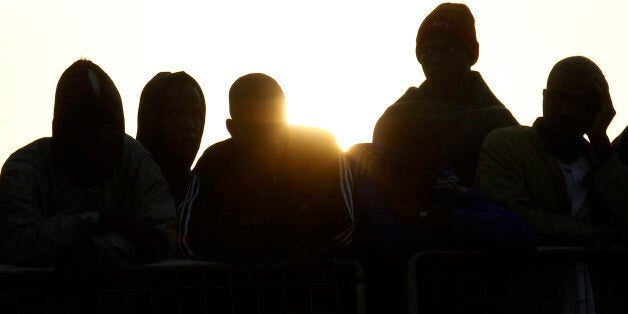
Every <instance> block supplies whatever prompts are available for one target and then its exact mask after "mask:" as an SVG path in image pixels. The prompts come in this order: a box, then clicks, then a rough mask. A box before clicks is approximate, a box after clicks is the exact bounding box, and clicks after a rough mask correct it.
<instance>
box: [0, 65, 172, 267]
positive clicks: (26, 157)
mask: <svg viewBox="0 0 628 314" xmlns="http://www.w3.org/2000/svg"><path fill="white" fill-rule="evenodd" d="M173 221H176V215H175V209H174V203H173V201H172V197H171V196H170V194H169V193H168V184H167V183H166V181H165V180H164V178H163V176H162V174H161V171H159V167H158V166H157V165H156V164H155V162H154V161H153V160H152V158H151V157H150V155H149V154H148V153H147V152H146V151H145V150H144V149H143V148H142V146H141V145H140V144H139V143H138V142H136V141H135V140H134V139H132V138H131V137H129V136H127V135H126V134H125V133H124V116H123V111H122V102H121V99H120V95H119V93H118V90H117V89H116V87H115V85H114V83H113V82H112V81H111V79H110V78H109V76H108V75H107V74H106V73H105V72H104V71H103V70H102V69H101V68H100V67H98V66H97V65H96V64H94V63H92V62H91V61H87V60H79V61H76V62H75V63H74V64H72V65H71V66H70V67H69V68H68V69H67V70H65V72H63V75H61V78H60V79H59V82H58V84H57V90H56V94H55V105H54V118H53V122H52V137H51V138H41V139H38V140H36V141H34V142H33V143H31V144H28V145H26V146H25V147H23V148H21V149H19V150H17V151H16V152H15V153H13V154H12V155H11V156H10V157H9V159H8V160H7V161H6V163H5V164H4V166H3V168H2V173H1V175H0V261H1V262H2V263H11V264H17V265H34V266H44V265H57V266H59V267H62V268H67V269H68V270H70V271H77V270H81V269H93V268H94V267H115V266H121V265H125V264H129V263H144V262H148V261H154V260H158V259H160V258H163V257H164V256H166V255H167V253H168V250H169V249H170V248H171V247H172V246H171V245H169V241H168V237H167V235H166V233H165V232H164V231H162V230H161V229H159V228H157V226H160V227H162V226H165V224H168V223H171V222H173ZM173 240H174V239H173Z"/></svg>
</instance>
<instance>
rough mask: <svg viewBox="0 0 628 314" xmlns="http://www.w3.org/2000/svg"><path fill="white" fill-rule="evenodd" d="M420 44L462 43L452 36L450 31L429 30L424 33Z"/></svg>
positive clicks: (458, 44)
mask: <svg viewBox="0 0 628 314" xmlns="http://www.w3.org/2000/svg"><path fill="white" fill-rule="evenodd" d="M422 45H457V46H460V45H462V43H461V42H460V40H458V38H456V37H455V36H453V35H452V34H450V33H446V32H439V31H434V32H429V33H427V34H425V36H424V37H423V40H422Z"/></svg>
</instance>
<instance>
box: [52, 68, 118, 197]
mask: <svg viewBox="0 0 628 314" xmlns="http://www.w3.org/2000/svg"><path fill="white" fill-rule="evenodd" d="M79 62H80V64H78V65H77V63H79ZM77 63H75V64H74V65H73V66H72V67H70V68H69V69H68V70H66V72H65V73H64V75H63V76H62V78H61V80H60V83H59V85H58V87H57V95H56V100H55V117H54V122H53V137H52V141H53V159H54V160H55V162H56V163H57V164H58V165H59V167H60V169H61V170H62V172H63V173H64V175H65V176H66V177H67V178H68V179H69V180H70V181H71V182H72V183H74V184H78V185H81V186H95V185H98V184H101V183H103V182H104V181H106V180H107V179H109V178H110V177H111V176H112V175H113V173H114V169H115V165H116V163H117V161H118V159H119V157H120V151H121V149H122V138H123V136H124V116H123V113H122V105H121V101H120V96H119V94H118V91H117V89H116V88H115V86H114V85H113V82H111V80H110V79H109V77H108V76H106V74H105V73H104V72H102V70H100V68H95V67H97V66H95V65H94V64H93V63H91V62H89V61H84V60H81V61H78V62H77Z"/></svg>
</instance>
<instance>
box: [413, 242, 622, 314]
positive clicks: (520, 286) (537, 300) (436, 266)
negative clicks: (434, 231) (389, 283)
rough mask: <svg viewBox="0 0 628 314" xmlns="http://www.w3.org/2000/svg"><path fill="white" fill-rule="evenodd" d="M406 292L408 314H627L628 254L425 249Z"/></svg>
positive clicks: (416, 259)
mask: <svg viewBox="0 0 628 314" xmlns="http://www.w3.org/2000/svg"><path fill="white" fill-rule="evenodd" d="M406 290H407V292H408V294H407V300H408V312H409V313H500V314H502V313H598V314H600V313H601V314H605V313H628V307H627V304H628V251H626V250H588V249H583V248H539V249H538V250H535V251H530V252H479V251H447V250H428V251H424V252H420V253H418V254H416V255H415V256H414V257H413V258H412V259H411V260H410V261H409V264H408V274H407V289H406Z"/></svg>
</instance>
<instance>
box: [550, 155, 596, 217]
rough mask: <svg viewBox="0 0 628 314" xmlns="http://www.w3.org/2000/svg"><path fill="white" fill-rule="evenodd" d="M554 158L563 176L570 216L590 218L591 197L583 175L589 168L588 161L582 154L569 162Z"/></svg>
mask: <svg viewBox="0 0 628 314" xmlns="http://www.w3.org/2000/svg"><path fill="white" fill-rule="evenodd" d="M556 160H557V161H558V165H559V166H560V169H561V170H562V171H563V175H564V176H565V183H566V185H567V197H568V198H569V199H570V200H571V217H574V218H579V219H590V218H591V198H590V197H589V188H588V187H587V186H586V184H585V182H584V177H585V176H586V174H587V173H589V170H591V167H590V166H589V162H588V161H587V160H586V159H584V157H582V156H580V157H579V158H578V160H576V161H574V162H573V163H570V164H565V163H563V162H561V161H560V160H558V159H556Z"/></svg>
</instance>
